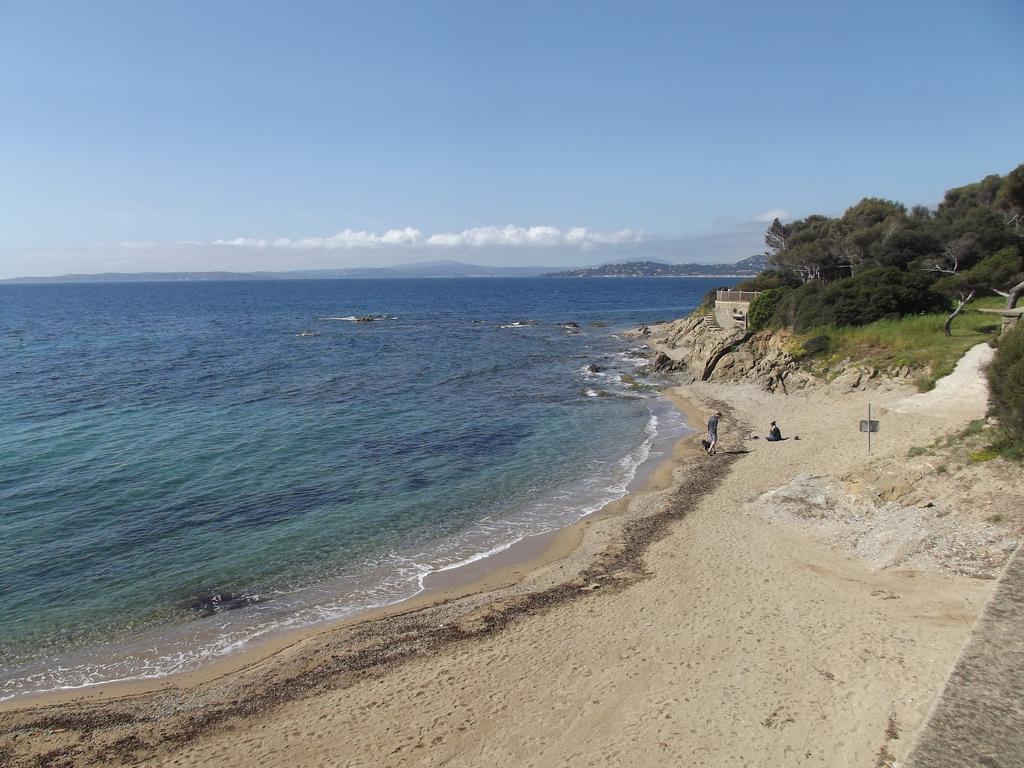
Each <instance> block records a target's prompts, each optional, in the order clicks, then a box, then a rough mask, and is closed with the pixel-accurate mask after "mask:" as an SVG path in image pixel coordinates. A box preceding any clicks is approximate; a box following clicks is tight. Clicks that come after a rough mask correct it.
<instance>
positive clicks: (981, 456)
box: [967, 446, 999, 462]
mask: <svg viewBox="0 0 1024 768" xmlns="http://www.w3.org/2000/svg"><path fill="white" fill-rule="evenodd" d="M998 457H999V450H998V449H997V448H995V447H993V446H989V447H987V448H982V449H981V450H978V451H971V453H970V454H969V455H968V457H967V458H968V460H969V461H972V462H979V461H992V459H995V458H998Z"/></svg>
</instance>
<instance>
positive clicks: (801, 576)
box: [0, 370, 1020, 768]
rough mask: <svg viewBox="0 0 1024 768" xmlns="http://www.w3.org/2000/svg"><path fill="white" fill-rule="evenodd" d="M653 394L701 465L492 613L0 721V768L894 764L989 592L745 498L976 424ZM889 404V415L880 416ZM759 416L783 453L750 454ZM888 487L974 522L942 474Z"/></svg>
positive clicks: (973, 407) (595, 526)
mask: <svg viewBox="0 0 1024 768" xmlns="http://www.w3.org/2000/svg"><path fill="white" fill-rule="evenodd" d="M961 375H966V374H961ZM974 375H978V373H977V371H976V370H975V372H974ZM674 394H675V395H677V396H684V397H685V398H686V399H687V400H689V401H690V402H691V403H692V404H694V405H696V406H697V408H698V409H699V410H700V411H701V412H700V413H697V414H694V415H693V417H692V418H694V419H695V420H696V419H703V414H704V413H706V412H708V411H709V410H711V409H717V408H721V409H722V410H723V411H724V412H725V416H724V417H723V419H722V425H721V434H722V441H721V443H720V448H721V453H720V454H719V455H718V456H715V457H708V456H705V455H703V454H702V453H700V452H697V451H693V450H692V449H691V450H689V451H687V450H683V451H680V452H679V454H678V455H677V456H676V458H675V459H674V461H673V462H672V464H671V465H670V466H668V467H666V469H665V470H663V471H662V474H661V477H660V478H656V479H660V480H661V481H662V482H661V484H660V485H659V484H657V483H655V485H654V486H653V487H652V489H650V490H649V491H647V492H646V493H642V494H635V495H633V496H631V497H629V499H628V500H626V501H625V502H623V503H622V504H620V505H619V509H618V510H617V514H610V515H605V516H603V517H600V518H598V519H595V520H592V521H590V522H588V523H587V524H586V526H584V528H585V535H584V536H582V543H581V544H580V546H579V547H578V548H577V549H576V550H575V552H574V553H573V555H572V556H571V557H569V558H567V559H564V560H560V561H557V562H553V563H548V564H546V565H541V566H540V567H539V568H537V569H536V570H534V571H532V572H531V573H530V574H528V575H525V577H523V578H522V580H520V581H517V582H516V583H515V584H514V585H512V586H510V587H505V588H503V589H501V590H498V591H496V592H490V593H480V592H477V593H475V594H472V595H470V596H468V597H462V598H459V599H453V600H450V601H447V602H445V603H443V604H441V605H437V606H434V607H430V608H425V609H416V610H411V609H410V610H409V611H408V612H407V613H403V614H400V615H398V616H394V617H391V618H386V619H379V620H377V621H374V622H363V623H361V624H356V625H352V626H349V627H345V628H341V629H337V630H332V631H330V632H324V633H320V634H318V635H316V636H314V637H311V638H307V639H306V640H304V641H303V642H300V643H298V644H296V645H294V646H291V647H288V648H284V649H280V650H279V651H278V652H277V653H276V654H275V655H274V656H272V657H270V658H268V659H265V660H263V661H260V662H256V663H253V664H251V665H250V666H248V667H246V668H245V669H243V670H241V671H238V672H233V673H231V674H228V675H225V676H223V677H218V678H213V679H209V680H207V681H205V682H203V683H202V684H200V685H194V686H191V687H187V688H180V689H179V688H174V689H168V690H164V691H160V692H157V693H150V694H144V695H139V696H137V697H134V698H129V699H123V700H115V701H107V702H98V703H88V702H86V703H62V704H59V705H55V706H48V707H36V708H34V709H31V710H28V711H21V712H15V713H0V763H2V762H3V758H4V755H5V752H4V751H3V750H7V752H6V757H7V759H8V760H9V762H11V763H12V764H15V765H21V764H25V765H29V764H37V763H33V762H30V760H31V758H32V756H33V755H40V754H43V755H48V759H49V760H50V761H51V762H50V763H42V764H52V765H75V764H83V763H85V761H86V760H87V759H97V760H99V761H100V763H117V762H120V761H134V760H138V761H141V763H142V764H144V765H167V766H253V765H261V766H278V765H280V766H290V767H291V768H295V767H297V766H442V765H443V766H473V767H477V766H537V767H540V766H567V765H571V766H605V765H607V766H645V767H646V766H662V765H664V766H789V765H808V766H865V767H870V766H877V765H890V764H891V762H892V760H893V759H901V758H902V757H903V756H905V755H906V754H907V752H908V751H909V748H910V746H911V742H912V737H913V735H914V734H915V733H916V731H917V730H918V729H919V728H920V726H921V724H922V721H923V719H924V717H925V716H926V714H927V712H928V710H929V707H930V706H931V704H932V702H933V700H934V698H935V697H936V695H937V694H938V692H939V690H940V689H941V686H942V684H943V682H944V680H945V679H946V676H947V675H948V673H949V670H950V668H951V667H952V664H953V662H954V660H955V658H956V656H957V653H958V651H959V650H960V648H961V646H962V645H963V643H964V641H965V639H966V637H967V634H968V632H969V630H970V628H971V626H972V624H973V622H974V620H975V618H976V617H977V615H978V614H979V612H980V610H981V609H982V607H983V606H984V603H985V601H986V599H987V598H988V596H989V595H990V594H991V592H992V588H993V584H994V582H993V581H992V580H991V579H983V578H974V577H971V576H966V575H962V574H958V573H955V572H954V571H955V569H951V568H948V567H945V564H944V562H943V561H942V559H941V558H936V559H935V560H934V562H932V561H930V560H912V559H908V560H907V563H904V561H903V559H901V556H900V553H896V555H894V556H893V557H892V558H890V559H889V560H887V561H886V563H887V564H886V565H885V566H880V565H879V563H878V561H873V560H871V559H866V558H864V557H861V556H858V554H857V552H856V551H855V550H854V549H851V548H850V547H849V546H846V545H845V544H844V542H843V541H842V540H841V538H840V539H837V538H828V537H823V536H820V535H815V534H814V533H812V532H809V531H808V530H806V529H805V528H803V527H801V525H799V524H796V523H793V524H790V522H787V518H785V517H784V516H778V515H772V514H768V513H763V510H761V508H760V507H759V506H758V505H757V504H756V503H755V502H756V500H757V499H758V498H759V497H760V496H762V495H763V494H764V493H765V492H766V491H770V490H772V489H776V488H779V487H781V486H784V485H786V484H787V483H790V481H792V480H793V478H794V477H796V476H798V475H810V476H825V477H830V478H833V477H834V478H839V477H846V478H847V482H848V481H849V479H850V478H856V477H858V475H860V474H862V475H864V476H865V477H871V478H878V477H880V476H882V474H884V473H883V472H880V467H881V468H883V469H886V470H888V469H899V468H900V467H902V466H904V465H905V464H907V459H906V457H907V453H908V450H909V449H910V448H912V447H914V446H922V445H928V444H930V443H931V442H932V441H933V440H934V439H935V438H936V437H939V436H941V435H944V434H948V433H949V432H951V431H952V430H955V429H957V428H960V427H962V426H964V425H965V424H966V423H967V422H968V421H970V420H971V419H973V418H978V417H980V416H982V415H983V414H984V410H985V404H984V402H979V401H977V399H974V400H970V401H960V402H958V404H956V405H949V407H945V406H946V405H948V404H944V407H943V409H942V410H941V416H939V417H932V416H930V415H929V409H918V408H913V407H911V408H907V407H906V400H905V398H907V397H908V396H909V395H910V390H908V389H906V388H899V387H895V386H892V387H891V388H888V389H886V388H883V389H875V390H872V391H868V392H862V391H854V392H846V393H838V392H833V391H830V390H829V389H828V388H821V389H817V390H811V391H808V392H802V393H799V394H794V395H790V396H788V397H787V396H785V395H770V394H766V393H764V392H761V391H758V390H756V389H753V388H751V387H745V386H729V387H723V386H714V387H711V386H708V385H695V386H692V387H687V388H685V390H683V389H678V390H676V391H675V393H674ZM868 401H870V402H871V403H872V404H873V407H874V409H875V413H879V414H880V416H879V418H880V419H881V421H882V431H881V432H880V433H879V434H878V435H876V436H875V440H874V443H873V451H874V452H873V454H872V456H870V457H869V456H868V455H867V452H866V444H865V442H864V436H863V435H861V434H859V433H858V432H857V422H858V420H859V419H861V418H863V417H864V413H865V412H866V406H867V403H868ZM901 401H902V403H901V406H902V407H901V411H908V412H899V411H895V410H889V406H894V405H895V404H896V403H897V402H901ZM770 419H778V421H779V423H780V426H781V427H782V429H783V431H784V432H785V433H786V434H787V435H799V436H800V440H787V441H785V442H782V443H776V444H770V443H766V442H765V441H764V440H763V439H760V440H752V439H750V436H751V434H752V432H753V431H755V427H756V428H757V429H756V431H757V432H760V433H761V434H763V433H764V432H765V431H766V429H767V423H768V420H770ZM668 475H671V477H668ZM911 477H912V478H916V479H914V480H910V481H907V482H909V483H910V485H911V486H920V485H921V484H922V482H925V483H926V484H927V485H928V487H929V491H930V493H931V494H932V495H940V496H941V495H943V491H942V487H943V483H945V484H946V485H948V486H949V487H950V488H953V487H954V486H955V488H956V489H957V490H956V493H954V492H953V491H949V492H948V493H945V495H944V496H943V498H944V499H947V500H954V499H960V500H961V501H959V502H957V503H960V504H965V505H971V504H972V501H971V498H972V497H971V496H970V493H971V490H970V487H968V488H967V490H965V486H964V483H963V482H961V480H959V479H958V478H957V477H956V476H955V475H945V474H944V475H941V476H940V475H938V474H931V475H928V477H927V479H926V480H924V481H922V478H921V477H920V476H917V475H911ZM1005 481H1006V479H1005V478H1004V477H1002V476H1000V475H998V472H996V475H995V476H994V477H993V478H990V480H989V481H988V482H989V485H990V486H992V487H995V488H998V485H999V483H1001V482H1005ZM993 484H994V485H993ZM898 485H899V483H898V482H897V483H896V484H895V485H894V488H895V487H896V486H898ZM1011 485H1012V482H1011ZM904 490H908V489H905V488H902V487H901V488H900V491H904ZM909 490H913V488H910V489H909ZM990 490H991V488H990ZM1011 490H1013V489H1011ZM1017 490H1018V491H1019V489H1017ZM862 492H863V493H864V494H868V491H867V490H863V489H862ZM886 492H888V493H890V495H891V494H892V493H895V491H894V490H893V489H892V488H889V489H882V490H881V491H879V494H881V495H882V496H884V494H885V493H886ZM957 494H959V495H957ZM965 494H966V495H965ZM904 495H905V494H904ZM879 503H881V501H880V502H879ZM944 503H945V502H944ZM952 503H953V502H952V501H949V504H952ZM1014 503H1015V504H1017V505H1018V506H1019V498H1018V500H1017V501H1016V502H1014ZM828 507H829V505H828V504H827V503H825V504H824V508H828ZM949 514H953V515H958V514H961V511H958V510H956V509H951V511H950V512H948V513H947V516H948V515H949ZM962 514H965V515H967V512H966V511H963V512H962ZM968 516H969V515H968ZM976 517H977V515H975V516H974V517H972V518H971V520H970V521H969V522H972V523H974V522H978V523H979V524H980V523H981V522H983V521H980V520H977V519H975V518H976ZM990 517H993V516H992V515H990ZM922 519H924V520H925V522H924V523H922V524H923V525H927V524H928V523H927V519H926V518H922ZM1019 524H1020V521H1019V520H1017V519H1015V518H1014V519H1009V520H1004V521H1003V526H1004V528H1013V527H1014V526H1019ZM1004 532H1005V531H1004ZM877 533H878V532H877V531H875V530H874V529H872V528H871V527H870V525H869V526H867V528H865V531H864V532H863V533H861V534H858V536H859V539H860V540H862V539H863V538H864V537H871V536H874V535H876V534H877ZM1009 533H1011V534H1012V533H1013V531H1009ZM883 534H884V531H883ZM880 540H881V539H880ZM882 545H884V541H883V542H882V544H880V545H879V546H882ZM996 560H998V557H997V558H996ZM911 562H912V563H913V565H911V564H908V563H911ZM992 567H993V569H994V570H998V567H999V563H998V562H995V561H994V562H993V566H992ZM63 729H66V730H63ZM47 731H50V732H49V733H48V732H47ZM62 761H64V762H62Z"/></svg>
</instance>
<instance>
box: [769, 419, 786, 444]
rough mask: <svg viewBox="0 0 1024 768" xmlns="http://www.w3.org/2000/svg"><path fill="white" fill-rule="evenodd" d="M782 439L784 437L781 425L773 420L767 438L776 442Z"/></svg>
mask: <svg viewBox="0 0 1024 768" xmlns="http://www.w3.org/2000/svg"><path fill="white" fill-rule="evenodd" d="M781 439H782V430H781V429H779V427H778V426H777V425H776V424H775V422H774V421H773V422H772V426H771V429H769V430H768V437H766V438H765V440H767V441H769V442H771V443H776V442H778V441H779V440H781Z"/></svg>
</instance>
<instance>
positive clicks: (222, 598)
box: [184, 590, 265, 616]
mask: <svg viewBox="0 0 1024 768" xmlns="http://www.w3.org/2000/svg"><path fill="white" fill-rule="evenodd" d="M264 600H265V598H263V597H261V596H260V595H249V594H246V593H244V592H231V591H229V590H223V591H217V592H206V593H204V594H201V595H195V596H194V597H190V598H189V599H188V600H187V601H185V604H184V606H185V608H187V609H188V610H190V611H192V612H193V613H196V614H198V615H199V616H212V615H213V614H215V613H220V612H221V611H236V610H238V609H239V608H244V607H245V606H247V605H255V604H256V603H262V602H263V601H264Z"/></svg>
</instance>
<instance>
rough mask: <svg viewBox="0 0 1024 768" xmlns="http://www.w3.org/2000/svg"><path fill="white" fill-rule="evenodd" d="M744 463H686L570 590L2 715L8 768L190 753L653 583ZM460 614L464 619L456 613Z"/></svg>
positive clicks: (388, 623)
mask: <svg viewBox="0 0 1024 768" xmlns="http://www.w3.org/2000/svg"><path fill="white" fill-rule="evenodd" d="M707 405H708V406H709V407H711V408H714V409H716V410H720V411H722V412H723V413H725V414H726V415H727V417H731V409H730V408H729V407H728V406H727V405H726V404H725V403H723V402H719V401H709V402H708V403H707ZM748 431H749V427H748V426H747V425H745V424H742V423H738V422H737V423H736V428H735V429H734V430H732V431H731V432H732V434H733V435H743V434H746V433H747V432H748ZM724 442H726V443H728V442H729V441H728V440H726V441H724ZM740 454H741V451H726V452H722V453H721V454H719V455H718V456H717V457H716V458H715V460H713V461H708V460H707V459H706V458H704V457H702V456H698V457H695V458H693V459H689V460H686V461H684V462H683V463H682V464H681V465H680V467H681V469H682V470H683V471H681V472H678V473H677V478H676V487H675V488H674V490H673V493H672V495H671V498H669V499H668V501H667V502H666V503H665V504H664V505H662V506H660V507H659V509H658V511H656V512H654V513H652V514H649V515H646V516H643V517H640V518H638V519H635V520H631V521H629V522H628V525H626V526H625V527H624V528H623V530H622V531H621V534H620V535H619V537H618V538H617V539H615V540H614V541H613V542H612V543H610V544H609V545H607V546H606V547H605V548H604V549H603V550H602V551H601V552H600V553H598V554H597V555H596V556H595V557H594V558H593V559H592V560H591V562H590V563H589V564H587V565H586V566H585V567H584V568H583V570H582V571H580V572H579V573H577V574H576V575H575V576H574V577H573V578H570V579H569V580H567V581H563V582H559V583H556V584H554V585H552V586H549V587H545V588H541V589H538V590H535V591H531V592H526V593H523V594H513V595H509V596H502V595H500V592H501V590H498V592H497V593H496V594H495V595H494V597H493V599H488V601H487V602H486V603H484V604H483V605H482V606H480V605H473V604H472V601H468V600H465V599H459V600H455V601H452V602H451V603H448V604H444V603H442V604H438V605H432V606H427V607H424V608H420V609H417V610H414V611H410V612H408V613H400V614H397V615H393V616H388V617H384V618H380V619H374V620H370V621H366V622H363V623H357V624H355V625H352V626H350V627H345V628H340V629H338V630H335V631H330V632H327V633H325V634H323V635H320V636H319V637H318V639H317V641H316V642H314V643H311V644H309V646H308V647H304V648H302V649H301V653H303V654H305V655H306V656H307V658H305V659H303V663H300V664H278V665H275V663H274V661H275V657H274V656H271V657H269V658H266V659H263V660H262V661H258V662H256V663H254V664H253V665H252V666H250V667H247V668H245V669H243V670H240V671H239V672H237V673H233V674H229V675H226V676H225V677H222V678H217V679H215V680H212V681H209V682H207V683H204V684H202V685H199V686H194V687H182V688H169V689H165V690H158V691H151V692H148V693H143V694H137V695H134V696H126V697H123V698H118V699H111V700H107V701H103V702H93V703H88V702H72V703H67V704H55V705H51V706H47V707H43V708H39V709H26V710H12V711H9V712H5V713H0V755H2V756H3V757H4V760H5V762H4V763H3V764H4V765H10V766H11V767H12V768H15V767H20V766H25V767H26V768H27V767H28V766H32V767H33V768H51V767H52V768H68V767H69V766H76V765H81V764H86V763H96V762H99V763H102V764H105V765H112V764H134V763H137V762H139V761H141V760H143V759H146V758H148V757H151V756H154V755H155V754H156V753H157V752H158V751H160V750H161V749H163V750H170V751H173V750H175V749H177V748H180V747H182V746H184V745H185V744H187V743H189V742H191V741H194V740H195V739H196V738H198V737H200V736H201V735H202V734H204V733H206V732H208V731H210V730H212V729H213V728H215V727H217V726H227V725H228V724H229V721H232V720H239V719H246V718H252V717H257V716H260V715H263V714H266V713H267V712H269V711H270V710H272V709H274V708H275V707H278V706H280V705H282V704H285V703H287V702H290V701H295V700H298V699H301V698H305V697H307V696H313V695H316V694H318V693H323V692H326V691H330V690H337V689H341V688H346V687H348V686H350V685H353V684H355V683H356V682H358V681H360V680H362V679H365V678H367V677H370V676H375V675H382V674H384V673H386V672H387V671H389V670H393V669H395V668H397V667H398V666H399V665H401V664H404V663H406V662H409V661H412V660H414V659H418V658H423V657H425V656H428V655H430V654H433V653H436V652H438V651H440V650H441V649H443V648H445V647H448V646H450V645H451V644H454V643H462V642H467V641H471V640H478V639H482V638H486V637H488V636H491V635H494V634H495V633H497V632H500V631H501V630H502V629H504V628H505V627H507V626H509V625H510V624H512V623H513V622H516V621H518V620H521V619H523V618H525V617H527V616H530V615H534V614H537V613H540V612H542V611H547V610H550V609H551V608H554V607H555V606H557V605H560V604H562V603H565V602H567V601H570V600H575V599H581V598H585V597H587V596H588V595H590V594H592V593H593V592H594V591H597V590H598V589H600V591H602V592H608V591H619V590H623V589H627V588H628V587H630V586H632V585H634V584H636V583H639V582H641V581H643V580H645V579H647V578H649V577H650V576H651V573H650V572H649V570H648V569H647V567H646V564H645V563H644V561H643V555H644V553H645V551H646V550H647V548H648V547H649V546H650V545H651V544H652V543H654V542H656V541H658V540H660V539H662V538H664V537H665V536H667V535H668V533H669V530H670V526H671V525H672V523H674V522H675V521H677V520H679V519H681V518H683V517H684V516H686V515H687V514H688V513H689V512H690V511H691V510H692V509H693V508H694V507H695V506H696V504H697V503H698V502H699V501H700V500H701V498H703V497H704V496H705V495H706V494H708V493H710V492H711V491H713V490H714V489H715V488H716V487H717V485H718V484H719V482H721V480H722V479H723V478H724V477H725V476H726V474H727V473H728V471H729V468H730V466H731V465H732V463H733V462H734V461H735V460H736V459H737V458H739V455H740ZM467 603H468V610H466V609H465V608H466V606H467ZM460 609H463V610H462V611H461V613H456V614H455V615H454V616H452V615H451V613H450V612H451V611H453V610H456V611H459V610H460ZM439 620H442V623H439ZM286 650H288V649H286ZM291 650H295V649H294V648H292V649H291ZM275 656H276V655H275ZM43 733H46V734H47V735H48V736H51V737H52V736H54V735H56V736H58V739H57V740H56V741H59V742H60V743H59V744H58V743H56V741H55V742H50V743H51V744H52V745H53V748H52V749H50V750H49V751H41V749H40V747H41V745H40V744H38V743H35V744H33V743H32V742H33V741H35V739H34V737H38V736H41V735H42V734H43Z"/></svg>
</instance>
